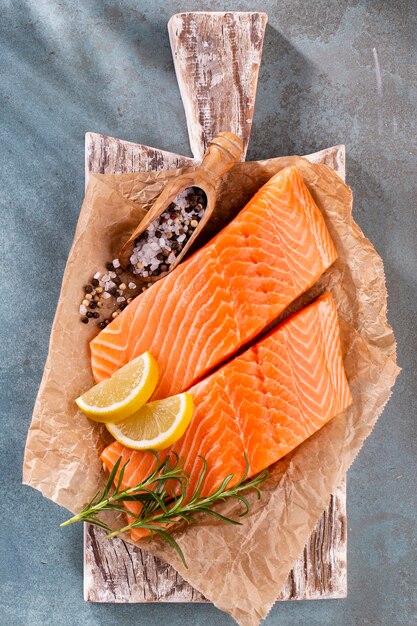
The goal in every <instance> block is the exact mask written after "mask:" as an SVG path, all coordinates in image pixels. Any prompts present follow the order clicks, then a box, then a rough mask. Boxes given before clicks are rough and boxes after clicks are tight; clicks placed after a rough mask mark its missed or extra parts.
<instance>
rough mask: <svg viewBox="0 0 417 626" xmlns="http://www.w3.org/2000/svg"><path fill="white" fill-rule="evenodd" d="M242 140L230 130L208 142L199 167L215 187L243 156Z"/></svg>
mask: <svg viewBox="0 0 417 626" xmlns="http://www.w3.org/2000/svg"><path fill="white" fill-rule="evenodd" d="M243 150H244V148H243V142H242V140H241V139H240V138H239V137H237V135H235V134H233V133H230V132H221V133H219V134H218V135H217V136H216V137H215V138H214V139H213V140H212V141H211V143H210V146H209V148H208V150H207V152H206V154H205V155H204V159H203V161H202V163H201V165H200V167H199V170H202V171H203V172H204V174H205V175H206V176H207V177H208V179H209V181H210V183H211V184H212V185H213V186H214V187H216V186H217V184H218V183H219V182H220V179H221V178H222V176H224V174H225V173H226V172H227V171H228V170H229V169H230V168H231V167H232V165H233V164H234V163H236V162H237V161H240V160H241V159H242V158H243Z"/></svg>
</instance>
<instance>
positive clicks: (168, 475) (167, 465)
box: [61, 453, 268, 567]
mask: <svg viewBox="0 0 417 626" xmlns="http://www.w3.org/2000/svg"><path fill="white" fill-rule="evenodd" d="M154 454H155V456H156V458H157V461H158V463H157V467H156V468H155V469H154V470H153V472H151V473H150V474H149V475H148V476H147V477H146V478H145V479H144V480H143V481H142V482H140V483H139V484H138V485H135V486H134V487H129V488H127V489H122V488H121V486H122V482H123V476H124V473H125V470H126V466H127V464H128V463H129V461H127V462H126V463H125V464H124V465H123V466H122V468H121V470H120V473H119V477H118V479H117V483H116V486H115V488H114V490H113V491H111V490H112V487H113V482H114V480H115V478H116V475H117V472H118V470H119V467H120V464H121V462H122V457H119V459H118V460H117V462H116V463H115V465H114V467H113V469H112V471H111V473H110V475H109V478H108V481H107V483H106V485H105V487H104V489H103V491H102V493H100V492H97V493H96V494H95V496H94V497H93V498H92V499H91V500H90V502H88V503H87V504H86V505H85V507H84V508H83V510H82V511H81V512H80V513H78V514H77V515H74V516H73V517H71V519H69V520H67V521H66V522H63V523H62V524H61V526H68V525H69V524H73V523H74V522H88V523H89V524H94V525H95V526H100V527H101V528H104V529H105V530H107V531H108V535H107V537H108V538H112V537H116V536H117V535H120V534H121V533H124V532H127V531H129V530H132V529H133V528H143V529H147V530H149V531H150V540H152V538H153V537H154V535H155V534H156V535H158V536H160V537H161V538H163V539H165V541H167V542H168V543H169V544H170V545H171V546H172V547H173V548H174V549H175V550H176V551H177V552H178V555H179V556H180V557H181V559H182V561H183V563H184V565H185V567H187V564H186V562H185V558H184V554H183V552H182V550H181V548H180V546H179V545H178V543H177V542H176V541H175V539H174V538H173V537H172V536H171V535H170V534H168V533H167V532H166V530H164V528H165V527H166V526H167V525H176V524H179V523H182V522H185V523H187V524H191V523H194V524H195V523H198V520H197V519H196V518H195V516H196V515H197V514H199V513H203V514H205V515H210V516H212V517H215V518H217V519H219V520H221V521H223V522H227V523H229V524H240V522H239V521H237V520H235V519H232V518H231V517H226V516H225V515H221V514H220V513H218V512H217V511H214V510H213V509H212V506H213V505H214V504H216V503H218V502H223V501H225V500H228V499H235V500H239V502H241V503H242V504H243V507H244V508H243V510H242V511H241V513H240V514H239V517H242V516H244V515H247V514H248V513H249V512H250V504H249V501H248V499H247V498H246V497H245V496H244V495H243V492H245V491H248V490H249V489H255V490H256V491H257V493H258V497H261V492H260V490H259V485H260V484H262V483H263V482H264V481H265V480H266V479H267V477H268V471H267V470H264V471H263V472H261V473H260V474H257V475H256V476H254V477H253V478H251V479H250V480H246V479H247V476H248V472H249V462H248V459H247V456H246V454H245V471H244V473H243V476H242V477H241V479H240V480H239V482H238V483H237V484H235V485H233V486H231V487H229V485H230V482H231V481H232V479H233V477H234V475H233V474H229V475H228V476H226V478H225V479H224V480H223V482H222V484H221V485H220V486H219V487H218V489H216V491H215V492H214V493H212V494H211V495H210V496H207V497H203V496H202V495H201V487H202V484H203V481H204V478H205V476H206V474H207V461H206V460H205V459H204V458H203V457H200V458H201V460H202V462H203V469H202V471H201V473H200V475H199V477H198V480H197V484H196V486H195V488H194V491H193V493H192V494H191V496H189V495H188V496H187V487H188V485H189V476H188V475H187V474H186V473H185V472H184V468H183V465H182V463H181V462H180V459H179V457H178V455H177V454H176V453H171V454H170V455H168V456H167V457H166V459H165V460H164V461H160V460H159V457H158V455H157V453H154ZM172 481H174V483H175V482H176V483H177V488H176V489H175V488H173V486H172ZM168 483H169V490H168ZM123 502H139V503H140V504H141V505H142V506H141V510H140V513H138V514H137V515H135V514H133V513H131V512H130V511H129V515H130V516H131V517H133V521H132V522H131V523H130V524H127V525H126V526H124V527H123V528H120V529H118V530H114V531H112V530H111V528H110V527H109V526H108V525H107V524H106V523H105V522H104V521H103V520H101V519H100V518H99V517H98V516H99V514H100V513H101V512H102V511H116V512H120V513H126V509H125V508H124V507H123V506H122V504H121V503H123Z"/></svg>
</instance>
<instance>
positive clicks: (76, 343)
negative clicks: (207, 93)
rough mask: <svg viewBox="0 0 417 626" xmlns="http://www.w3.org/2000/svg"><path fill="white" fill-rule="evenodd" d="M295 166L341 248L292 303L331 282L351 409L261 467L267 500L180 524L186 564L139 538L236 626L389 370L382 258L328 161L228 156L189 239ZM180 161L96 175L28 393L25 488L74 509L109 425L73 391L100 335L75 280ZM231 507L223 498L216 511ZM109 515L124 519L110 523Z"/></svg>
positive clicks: (275, 569)
mask: <svg viewBox="0 0 417 626" xmlns="http://www.w3.org/2000/svg"><path fill="white" fill-rule="evenodd" d="M289 164H294V165H296V166H297V167H298V168H299V169H300V171H301V173H302V176H303V178H304V180H305V182H306V184H307V185H308V187H309V189H310V191H311V193H312V194H313V196H314V198H315V199H316V202H317V204H318V206H319V207H320V209H321V210H322V211H323V214H324V216H325V219H326V222H327V225H328V227H329V230H330V232H331V235H332V237H333V240H334V242H335V245H336V247H337V250H338V254H339V258H338V260H337V261H336V263H335V264H334V266H333V267H332V268H331V269H330V270H329V271H328V272H326V274H325V275H324V276H323V277H322V278H321V279H320V281H319V282H318V283H317V284H316V285H315V286H314V287H313V288H312V289H311V290H310V291H309V292H308V293H307V294H305V295H304V296H302V298H300V299H299V300H298V301H297V302H296V303H295V304H294V305H292V307H291V310H294V309H295V308H297V307H300V306H302V305H304V304H305V303H307V302H309V301H311V300H312V299H313V298H314V297H315V296H316V295H318V294H319V293H320V292H322V291H323V290H324V289H328V290H330V291H331V292H332V293H333V295H334V297H335V301H336V304H337V308H338V313H339V320H340V326H341V335H342V347H343V353H344V362H345V367H346V373H347V376H348V379H349V384H350V388H351V391H352V394H353V399H354V401H353V405H352V406H351V407H350V408H349V409H348V410H347V411H345V412H344V413H342V414H340V415H338V416H337V417H336V418H334V419H333V420H331V421H330V422H329V423H328V424H327V425H326V426H324V427H323V428H322V429H321V430H320V431H319V432H318V433H316V434H315V435H314V436H312V437H311V438H310V439H308V440H307V441H305V442H304V443H303V444H302V445H301V446H299V447H298V448H297V449H296V450H295V451H294V452H293V453H292V454H290V455H288V456H287V457H285V458H284V459H282V460H281V461H280V462H278V463H277V464H276V465H275V466H273V467H272V468H271V476H270V479H269V481H268V483H267V485H266V486H265V488H264V489H263V497H262V499H261V500H260V501H257V500H256V498H255V497H254V496H250V498H251V500H252V504H253V508H252V512H251V514H250V515H249V516H248V517H246V518H244V523H243V526H240V527H236V526H229V525H223V524H222V525H219V524H218V523H216V522H214V523H213V522H211V521H208V522H207V523H205V524H204V525H202V526H196V527H191V528H187V529H186V530H183V531H179V532H177V533H176V540H177V541H178V543H179V544H180V545H181V547H182V549H183V551H184V554H185V556H186V559H187V562H188V565H189V568H188V569H185V567H184V566H183V564H182V563H181V562H180V560H179V558H178V557H177V554H176V553H175V552H174V551H173V550H172V548H170V546H168V545H165V544H164V543H161V542H160V541H158V540H156V541H154V542H152V543H148V542H140V543H139V544H137V545H140V547H141V548H143V549H146V550H150V551H152V552H153V553H154V554H157V555H158V556H160V557H161V558H163V559H165V560H166V561H167V562H169V563H170V564H171V565H173V567H175V568H176V569H177V570H178V572H179V573H180V574H181V576H182V577H183V578H185V579H186V580H187V581H188V582H189V583H190V584H191V585H192V586H193V587H195V588H196V589H198V590H199V591H200V592H202V593H203V594H204V596H205V597H206V598H207V599H209V600H211V601H212V602H213V603H214V604H215V605H216V606H217V607H218V608H220V609H222V610H223V611H226V612H227V613H229V614H230V615H231V616H233V617H234V619H235V620H236V621H237V622H238V623H239V624H241V625H242V626H255V625H257V624H258V623H259V621H260V619H262V618H263V617H265V616H266V615H267V613H268V611H269V610H270V608H271V606H272V605H273V604H274V601H275V599H276V597H277V595H278V593H279V591H280V589H281V588H282V586H283V584H284V583H285V580H286V577H287V575H288V572H289V570H290V569H291V567H292V565H293V563H294V562H295V561H296V559H297V558H298V557H299V555H300V553H301V552H302V550H303V548H304V545H305V544H306V542H307V540H308V538H309V536H310V534H311V532H312V530H313V529H314V527H315V524H316V522H317V520H318V519H319V517H320V516H321V514H322V511H323V510H324V509H325V508H326V507H327V504H328V501H329V497H330V495H331V493H332V492H333V491H334V490H335V489H336V488H337V487H338V485H339V484H340V483H341V481H342V479H343V477H344V476H345V474H346V471H347V470H348V468H349V466H350V465H351V463H352V462H353V460H354V459H355V457H356V455H357V454H358V452H359V450H360V448H361V447H362V445H363V442H364V440H365V439H366V437H367V436H368V435H369V434H370V432H371V431H372V429H373V427H374V424H375V422H376V420H377V418H378V417H379V415H380V414H381V412H382V410H383V408H384V406H385V404H386V402H387V401H388V399H389V397H390V395H391V389H392V386H393V384H394V382H395V379H396V376H397V375H398V372H399V368H398V367H397V365H396V344H395V338H394V335H393V333H392V330H391V328H390V326H389V324H388V323H387V318H386V309H387V292H386V287H385V279H384V269H383V264H382V260H381V258H380V257H379V256H378V254H377V253H376V251H375V249H374V248H373V246H372V244H371V243H370V242H369V241H368V239H366V238H365V237H364V235H363V233H362V231H361V230H360V228H359V227H358V226H357V224H355V222H354V221H353V219H352V195H351V192H350V189H349V188H348V187H347V186H346V185H345V184H344V183H343V181H342V180H341V179H340V178H339V177H338V176H337V174H335V172H334V171H332V170H331V169H330V168H328V167H327V166H325V165H318V164H313V163H309V162H308V161H307V160H306V159H304V158H302V157H282V158H281V157H280V158H276V159H269V160H265V161H258V162H247V163H238V164H236V165H235V166H234V167H233V168H232V170H230V172H229V173H228V174H227V176H226V177H225V179H224V181H223V183H222V187H221V189H220V190H219V197H218V203H217V207H216V211H215V215H214V217H213V219H212V221H211V222H210V227H208V228H207V230H205V231H204V234H203V235H202V236H201V238H200V240H199V241H198V245H201V244H202V243H204V239H207V238H209V237H210V236H212V235H213V234H214V232H216V231H217V230H218V229H219V228H221V227H222V226H223V225H224V224H225V223H226V222H227V221H229V220H230V219H231V218H232V217H233V216H234V215H235V214H236V213H237V212H238V211H239V210H240V209H241V208H242V207H243V206H244V204H245V203H246V201H247V200H249V198H250V197H251V196H252V195H253V193H254V192H255V191H256V190H257V189H258V188H259V187H260V186H261V185H262V184H263V183H264V182H265V181H266V180H267V179H268V178H269V177H270V176H272V175H273V174H275V173H276V172H277V171H278V170H280V169H282V168H283V167H285V166H286V165H289ZM179 171H180V170H169V171H165V172H158V173H155V172H147V173H143V174H142V173H140V174H119V175H99V174H92V175H91V176H90V180H89V184H88V187H87V191H86V196H85V200H84V203H83V206H82V209H81V213H80V218H79V222H78V226H77V230H76V233H75V237H74V242H73V246H72V248H71V251H70V254H69V257H68V262H67V266H66V269H65V274H64V278H63V283H62V290H61V295H60V298H59V302H58V306H57V311H56V316H55V319H54V323H53V327H52V332H51V340H50V347H49V354H48V358H47V362H46V365H45V371H44V376H43V379H42V383H41V386H40V389H39V394H38V397H37V400H36V404H35V408H34V412H33V418H32V424H31V427H30V431H29V435H28V439H27V444H26V451H25V459H24V466H23V481H24V483H25V484H28V485H31V486H32V487H34V488H36V489H38V490H40V491H41V492H42V493H43V494H44V495H45V496H46V497H48V498H50V499H52V500H53V501H55V502H57V503H58V504H60V505H62V506H64V507H66V508H67V509H69V510H70V511H72V512H76V511H78V510H80V509H81V508H82V506H83V505H84V503H85V502H86V501H88V500H89V499H90V498H91V497H92V496H93V494H94V493H95V492H96V491H97V489H99V488H100V487H101V486H102V485H103V482H104V479H105V476H104V474H103V471H102V467H101V463H100V461H99V453H100V452H101V450H102V449H103V447H104V446H105V445H106V444H107V443H108V442H109V435H108V434H107V431H105V429H104V428H103V427H101V426H99V425H97V424H94V423H93V422H91V421H89V420H88V419H87V418H86V417H85V416H84V415H83V414H82V413H81V412H80V411H79V410H78V409H77V407H76V405H75V403H74V399H75V398H76V397H77V396H78V395H79V394H81V393H82V392H83V391H85V390H86V389H88V388H89V387H90V386H91V385H92V384H93V379H92V375H91V370H90V362H89V349H88V341H89V340H90V338H91V337H92V336H93V334H94V333H95V332H96V329H95V328H94V327H93V326H92V325H90V324H89V325H87V326H86V325H83V324H80V322H79V314H78V306H79V302H80V298H81V295H82V291H81V290H82V286H83V285H84V284H85V283H87V282H89V280H90V279H91V276H92V275H93V274H94V273H95V272H96V271H97V270H103V269H104V264H105V262H107V261H109V260H111V259H113V258H114V257H115V256H116V254H117V252H118V250H119V249H120V247H121V244H122V243H123V241H124V240H125V239H126V238H127V237H128V235H129V233H130V232H131V231H132V230H133V228H134V227H135V226H136V225H137V224H138V222H139V221H140V219H141V218H142V217H143V215H144V213H145V212H146V210H148V209H149V207H150V205H151V204H152V201H153V199H154V198H155V197H156V195H157V194H158V193H159V192H160V190H161V189H162V188H163V185H164V184H165V183H166V181H167V180H168V178H169V177H171V176H175V174H176V173H177V172H179ZM235 506H236V505H235V504H234V503H225V504H224V505H221V507H220V509H221V510H222V511H223V510H229V509H231V508H233V507H235ZM114 523H115V524H117V523H120V520H115V521H114Z"/></svg>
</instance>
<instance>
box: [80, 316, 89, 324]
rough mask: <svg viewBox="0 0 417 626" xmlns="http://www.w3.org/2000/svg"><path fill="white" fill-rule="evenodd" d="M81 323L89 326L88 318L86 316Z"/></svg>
mask: <svg viewBox="0 0 417 626" xmlns="http://www.w3.org/2000/svg"><path fill="white" fill-rule="evenodd" d="M81 321H82V323H83V324H88V317H85V316H84V317H82V318H81Z"/></svg>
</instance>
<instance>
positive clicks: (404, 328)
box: [0, 0, 417, 626]
mask: <svg viewBox="0 0 417 626" xmlns="http://www.w3.org/2000/svg"><path fill="white" fill-rule="evenodd" d="M224 9H228V10H239V9H240V10H257V9H258V10H259V9H262V10H265V11H267V12H268V14H269V25H268V28H267V31H266V38H265V47H264V55H263V64H262V68H261V71H260V76H259V90H258V98H257V104H256V114H255V121H254V127H253V133H252V140H251V146H250V150H249V155H248V158H258V157H270V156H277V155H282V154H287V153H298V154H302V153H306V152H311V151H314V150H319V149H320V148H323V147H325V146H329V145H333V144H336V143H339V142H345V143H346V146H347V155H348V181H349V183H350V185H351V186H352V187H353V190H354V193H355V208H354V215H355V218H356V220H357V221H358V222H359V224H360V225H361V227H362V228H363V230H364V231H365V233H366V234H367V235H368V237H369V238H370V239H371V240H372V241H373V242H374V244H375V246H376V248H377V250H378V251H379V252H380V254H381V255H382V257H383V258H384V261H385V268H386V275H387V282H388V290H389V295H390V299H389V318H390V320H391V322H392V324H393V326H394V329H395V332H396V334H397V337H398V352H399V362H400V365H401V366H402V367H403V372H402V374H401V376H400V378H399V380H398V383H397V386H396V388H395V391H394V395H393V397H392V399H391V402H390V403H389V405H388V407H387V408H386V410H385V412H384V414H383V416H382V417H381V419H380V420H379V422H378V425H377V427H376V428H375V431H374V433H373V435H372V437H371V438H370V440H369V441H368V442H367V443H366V445H365V447H364V449H363V450H362V452H361V454H360V456H359V458H358V459H357V461H356V462H355V464H354V466H353V467H352V469H351V471H350V472H349V480H348V521H349V559H348V575H349V597H348V599H347V600H345V601H327V602H293V603H291V602H287V603H280V604H279V605H276V606H275V608H274V609H273V611H272V613H271V615H270V617H269V618H268V620H267V624H270V625H278V624H280V625H282V626H294V625H304V624H309V625H311V626H314V625H320V626H325V625H327V624H329V625H330V624H331V625H332V626H335V625H336V626H351V625H352V626H353V625H355V626H357V625H365V624H366V625H368V624H369V625H372V626H373V625H375V626H397V625H398V626H408V625H414V624H416V623H417V605H416V595H415V574H416V527H415V524H416V519H415V505H416V497H415V491H416V466H415V459H416V452H417V444H416V435H417V433H416V391H417V386H416V376H415V370H414V368H413V366H414V367H415V366H416V357H415V351H416V330H417V327H416V322H415V320H416V314H417V307H416V287H417V272H416V269H417V263H416V257H417V229H416V219H417V215H416V214H417V208H416V196H417V194H416V191H417V189H416V174H417V171H416V132H415V114H416V104H417V93H416V85H417V80H416V79H417V72H416V61H417V58H416V57H417V52H416V48H415V42H416V40H417V23H416V13H417V12H416V3H415V1H414V0H410V1H406V0H403V1H396V2H395V1H391V0H374V1H369V2H366V1H359V0H356V1H355V0H350V1H349V0H328V1H326V0H291V1H290V0H281V1H279V2H277V1H276V0H275V1H274V0H267V1H266V0H264V1H263V2H262V3H259V4H257V3H256V2H249V1H246V2H234V1H232V0H230V1H229V2H227V3H222V2H218V1H208V0H207V1H198V0H196V1H195V2H190V1H188V0H184V1H183V2H176V1H165V2H164V1H163V0H152V1H151V0H148V1H141V0H135V1H134V0H124V1H120V2H117V1H113V2H111V1H108V0H78V1H77V0H62V1H54V0H49V1H48V0H26V1H21V0H0V23H1V32H0V48H1V54H0V73H1V80H0V94H1V106H2V108H1V142H0V160H1V176H2V178H1V179H2V188H1V227H0V241H1V264H0V271H1V290H2V291H1V293H2V303H1V307H0V317H1V323H0V340H1V351H2V352H1V354H2V358H1V365H0V367H1V380H2V389H1V428H0V443H1V453H0V459H1V487H0V489H1V494H0V501H1V516H0V520H1V525H2V528H1V534H0V537H1V538H0V541H1V546H0V549H1V553H0V625H1V626H3V624H4V625H5V626H6V625H7V626H47V625H51V626H55V625H59V626H69V625H73V624H80V625H82V626H84V625H85V626H93V625H103V626H113V625H114V624H119V625H121V626H128V625H131V624H132V625H133V624H136V623H138V622H139V623H141V624H146V625H154V624H160V623H167V624H172V625H173V626H179V625H180V624H181V625H184V626H188V625H189V626H191V625H193V626H194V625H203V624H213V625H220V624H221V625H223V624H231V623H232V621H231V620H230V619H229V618H228V617H226V616H224V615H223V614H221V613H220V612H219V611H217V610H216V609H215V608H213V607H211V606H195V605H188V606H187V605H177V606H166V605H165V606H164V605H162V606H156V605H148V606H137V605H136V606H111V605H87V604H85V603H84V602H83V600H82V536H81V527H79V528H77V527H71V528H68V529H65V531H64V530H60V529H59V527H58V524H59V522H60V521H62V520H63V519H64V518H65V516H66V513H65V511H63V510H61V509H60V508H58V507H57V506H56V505H54V504H52V503H50V502H49V501H46V500H44V499H42V497H41V496H40V495H39V494H38V493H37V492H35V491H32V490H30V489H28V488H26V487H22V486H20V477H21V463H22V454H23V446H24V441H25V437H26V432H27V428H28V425H29V421H30V416H31V410H32V406H33V403H34V399H35V396H36V392H37V389H38V385H39V382H40V378H41V374H42V369H43V365H44V361H45V358H46V353H47V347H48V338H49V331H50V326H51V322H52V317H53V314H54V308H55V303H56V300H57V297H58V293H59V288H60V281H61V276H62V273H63V270H64V265H65V259H66V256H67V253H68V250H69V247H70V244H71V240H72V237H73V233H74V228H75V224H76V221H77V216H78V211H79V208H80V205H81V202H82V197H83V186H84V133H85V132H86V131H87V130H92V131H101V132H105V133H108V134H111V135H113V136H118V137H121V138H124V139H129V140H132V141H138V142H141V143H145V144H149V145H154V146H158V147H160V148H165V149H168V150H173V151H176V152H181V153H183V154H189V153H190V152H189V147H188V142H187V134H186V126H185V118H184V112H183V108H182V104H181V100H180V96H179V93H178V88H177V84H176V79H175V75H174V70H173V64H172V59H171V52H170V48H169V43H168V36H167V30H166V24H167V21H168V19H169V17H170V16H171V15H172V14H173V13H176V12H178V11H181V10H224ZM413 46H414V47H413ZM374 48H375V50H376V54H377V58H378V60H379V65H380V74H381V83H380V84H379V82H378V80H377V73H376V65H375V53H374Z"/></svg>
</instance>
